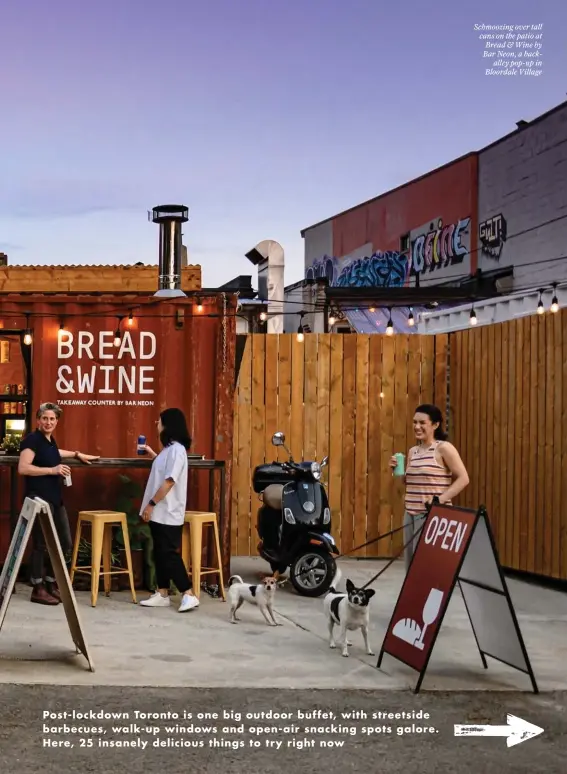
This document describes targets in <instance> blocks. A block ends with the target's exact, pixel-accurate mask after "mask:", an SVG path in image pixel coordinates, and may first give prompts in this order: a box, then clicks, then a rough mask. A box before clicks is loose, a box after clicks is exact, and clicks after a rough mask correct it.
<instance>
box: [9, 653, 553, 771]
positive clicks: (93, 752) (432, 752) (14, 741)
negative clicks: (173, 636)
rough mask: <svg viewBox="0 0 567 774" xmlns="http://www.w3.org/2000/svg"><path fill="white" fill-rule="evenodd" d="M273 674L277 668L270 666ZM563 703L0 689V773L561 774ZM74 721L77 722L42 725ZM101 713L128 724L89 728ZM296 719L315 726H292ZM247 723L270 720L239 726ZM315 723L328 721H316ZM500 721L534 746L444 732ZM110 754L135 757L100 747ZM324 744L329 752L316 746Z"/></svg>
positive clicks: (440, 696) (346, 694)
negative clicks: (535, 730) (518, 724)
mask: <svg viewBox="0 0 567 774" xmlns="http://www.w3.org/2000/svg"><path fill="white" fill-rule="evenodd" d="M237 658H238V656H237V655H235V659H237ZM274 668H275V669H279V668H281V669H285V664H279V665H278V663H277V662H276V663H275V664H274ZM330 668H332V667H330ZM566 702H567V692H556V693H544V694H539V695H534V694H530V693H516V692H498V693H497V692H494V691H491V692H479V691H474V692H469V693H457V692H451V693H445V692H443V693H441V692H427V693H426V692H424V693H421V694H418V695H417V696H416V695H414V694H413V693H412V692H406V691H385V690H381V691H361V690H321V691H317V690H277V689H276V690H274V689H265V690H263V689H249V690H248V689H232V688H227V689H219V688H216V689H191V688H175V689H172V688H132V687H127V688H123V687H116V686H114V687H113V686H110V687H86V686H80V687H77V686H49V685H0V772H2V774H35V773H36V772H37V774H55V773H57V774H67V772H69V773H70V772H97V774H107V773H108V774H109V773H110V772H113V774H114V773H115V772H117V771H129V772H137V771H144V772H147V773H148V774H154V773H155V774H192V772H195V773H196V774H213V772H214V774H217V773H218V774H221V773H222V774H236V773H237V772H238V774H242V772H246V774H256V773H258V774H260V773H261V774H271V773H272V772H274V773H275V772H277V773H278V774H282V772H284V771H286V770H287V771H289V772H290V773H291V772H293V773H294V774H303V772H305V773H306V774H307V773H309V774H318V773H319V772H325V774H344V773H345V772H347V771H356V772H369V773H370V772H376V771H379V772H380V773H381V774H384V773H386V774H389V773H390V772H404V774H407V772H414V771H419V772H423V774H430V773H431V774H433V773H435V774H438V772H439V771H443V773H444V774H449V773H450V772H458V773H459V774H468V773H469V772H471V774H472V772H474V774H492V772H498V774H506V773H507V772H514V774H522V773H523V772H525V774H528V773H529V774H534V772H540V771H541V772H546V774H556V773H557V774H559V773H560V772H561V774H564V772H565V771H566V770H567V769H566V763H565V759H566V751H567V710H566ZM73 711H74V712H75V713H85V714H86V715H87V717H78V716H75V717H74V718H73V717H71V716H70V714H68V715H67V717H65V716H64V715H61V714H59V716H57V717H56V716H55V715H54V714H53V713H65V712H67V713H73ZM136 711H137V712H139V713H178V715H179V718H178V719H176V718H174V717H172V718H171V719H170V720H167V719H165V718H163V717H161V718H159V719H156V718H150V717H144V716H139V717H136V716H135V712H136ZM420 711H421V713H427V714H428V717H425V715H423V714H422V716H421V717H415V716H413V717H407V716H406V717H405V718H404V717H398V718H395V717H394V718H392V717H390V718H389V717H384V716H382V717H381V718H380V717H376V718H373V714H374V713H407V715H411V714H412V713H418V712H420ZM100 712H103V713H129V717H128V718H125V717H122V718H120V719H118V718H115V719H105V718H99V717H96V713H100ZM300 712H301V713H303V714H304V715H306V713H315V714H314V715H313V716H311V717H309V716H304V717H300V716H299V713H300ZM46 713H51V714H48V715H46ZM91 713H93V714H94V716H91ZM197 713H204V714H207V713H209V715H210V714H211V713H217V714H218V715H219V717H218V718H216V719H215V718H212V717H210V716H209V717H200V718H199V717H198V715H197ZM225 713H226V715H228V716H230V717H226V719H225V718H224V717H223V715H224V714H225ZM237 713H241V716H242V717H241V718H240V719H239V717H238V714H237ZM247 713H255V714H260V713H272V715H271V716H270V715H269V714H267V715H264V716H263V717H257V718H253V717H249V718H247V717H246V715H247ZM277 713H289V717H276V716H275V715H276V714H277ZM324 713H333V714H332V716H329V717H327V718H325V717H324ZM350 713H359V715H358V717H357V718H354V717H353V716H350V715H349V714H350ZM508 713H511V714H513V715H516V716H518V717H520V718H522V719H524V720H526V721H528V722H530V723H534V724H535V725H538V726H540V727H542V728H543V729H544V732H543V734H541V735H539V736H538V737H535V738H532V739H529V740H527V741H525V742H522V743H521V744H518V745H516V746H514V747H511V748H508V747H507V745H506V738H505V737H502V736H496V737H491V738H486V737H455V736H454V725H455V724H475V725H476V724H489V725H505V724H506V718H507V714H508ZM185 714H186V715H187V716H185ZM228 728H231V729H232V730H231V731H229V730H226V729H228ZM307 728H309V729H310V730H307V731H306V730H305V729H307ZM313 728H314V729H315V730H313ZM113 729H115V730H113ZM215 729H216V731H215ZM369 729H371V730H372V731H371V732H369ZM112 742H113V743H121V744H122V745H125V743H133V744H134V745H137V746H128V747H127V746H108V743H112ZM144 742H146V743H147V746H145V748H144V747H142V746H141V745H142V744H143V743H144ZM182 742H183V743H184V744H183V746H182V745H181V743H182ZM330 742H333V743H334V744H333V746H331V747H328V746H325V745H327V744H329V743H330ZM55 743H60V744H61V743H67V744H68V745H70V746H67V747H61V746H54V745H55ZM215 743H216V744H215ZM302 743H304V745H303V746H301V745H302ZM322 743H324V744H322ZM337 743H338V746H337ZM341 743H342V744H341ZM193 745H198V746H193Z"/></svg>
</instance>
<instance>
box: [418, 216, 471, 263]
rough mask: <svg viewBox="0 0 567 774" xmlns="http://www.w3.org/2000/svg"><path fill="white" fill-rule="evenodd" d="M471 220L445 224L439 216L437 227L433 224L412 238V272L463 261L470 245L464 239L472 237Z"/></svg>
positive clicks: (466, 219) (464, 219)
mask: <svg viewBox="0 0 567 774" xmlns="http://www.w3.org/2000/svg"><path fill="white" fill-rule="evenodd" d="M470 222H471V219H470V218H463V219H462V220H459V221H458V222H457V223H449V224H447V225H446V226H444V225H443V220H442V219H441V218H439V219H438V220H437V227H436V228H434V227H432V226H433V224H431V226H430V230H429V231H428V232H427V233H422V234H420V235H419V236H417V237H416V238H415V239H413V238H412V240H411V253H410V264H409V271H410V274H412V275H416V274H424V273H425V272H428V271H429V272H432V271H435V270H436V269H441V268H444V267H447V266H452V265H455V264H458V263H462V262H463V261H464V259H465V256H467V255H468V254H469V246H468V245H466V244H463V240H464V237H465V236H467V237H469V238H470V233H469V226H470ZM467 241H468V240H467Z"/></svg>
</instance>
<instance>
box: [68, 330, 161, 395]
mask: <svg viewBox="0 0 567 774" xmlns="http://www.w3.org/2000/svg"><path fill="white" fill-rule="evenodd" d="M156 352H157V339H156V336H155V334H154V333H151V331H128V330H127V331H124V333H122V334H121V336H120V339H119V340H118V339H116V340H115V333H114V331H108V330H103V331H99V332H91V331H76V332H74V333H73V332H72V331H68V330H60V331H59V332H58V340H57V383H56V390H57V394H58V396H62V397H58V402H59V404H60V405H63V406H153V405H154V401H153V399H152V398H153V396H154V392H155V365H154V361H155V356H156ZM144 396H145V397H144Z"/></svg>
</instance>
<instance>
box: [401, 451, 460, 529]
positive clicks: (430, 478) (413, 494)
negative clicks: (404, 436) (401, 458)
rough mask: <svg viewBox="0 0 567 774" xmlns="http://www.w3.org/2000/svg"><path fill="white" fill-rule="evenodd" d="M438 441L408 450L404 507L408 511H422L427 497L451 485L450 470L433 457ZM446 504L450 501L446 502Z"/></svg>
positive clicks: (437, 493) (414, 512) (412, 512)
mask: <svg viewBox="0 0 567 774" xmlns="http://www.w3.org/2000/svg"><path fill="white" fill-rule="evenodd" d="M440 443H441V442H440V441H435V442H434V443H432V444H431V446H430V447H429V448H428V449H425V450H423V451H421V450H420V447H419V446H417V447H414V448H413V449H412V451H411V452H410V458H409V462H408V466H407V468H406V497H405V509H406V511H407V512H408V513H411V514H418V513H423V512H424V511H425V505H424V502H425V500H426V499H427V498H429V497H434V496H435V495H437V496H439V495H441V494H443V492H445V491H446V490H447V489H448V488H449V487H450V486H451V483H452V481H453V476H452V474H451V471H450V470H449V469H448V468H447V467H446V466H445V465H440V464H439V462H438V461H437V459H436V457H435V450H436V449H437V447H438V446H439V444H440ZM447 505H451V503H450V502H448V503H447Z"/></svg>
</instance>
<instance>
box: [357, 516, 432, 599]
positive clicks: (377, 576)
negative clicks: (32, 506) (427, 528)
mask: <svg viewBox="0 0 567 774" xmlns="http://www.w3.org/2000/svg"><path fill="white" fill-rule="evenodd" d="M417 518H420V519H423V518H425V517H424V516H419V517H417ZM422 529H423V524H420V526H419V529H418V530H417V532H414V534H413V535H412V536H411V538H410V539H409V540H408V542H407V543H406V544H405V545H404V546H402V548H401V550H400V551H399V552H398V553H397V554H396V555H395V556H393V557H392V558H391V559H390V561H389V562H388V564H387V565H386V566H385V567H382V569H381V570H380V571H379V572H377V573H376V575H374V576H373V577H372V578H370V580H369V581H368V582H367V583H365V584H364V586H362V588H363V589H365V588H366V587H367V586H370V584H371V583H374V581H375V580H378V578H379V577H380V576H381V575H382V573H384V572H386V570H387V569H388V567H390V565H392V564H393V563H394V562H395V561H396V559H398V557H400V556H401V555H402V554H403V552H404V551H405V550H406V548H407V547H408V546H409V544H410V543H413V541H414V540H415V539H416V537H417V536H418V535H419V534H420V533H421V530H422Z"/></svg>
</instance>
